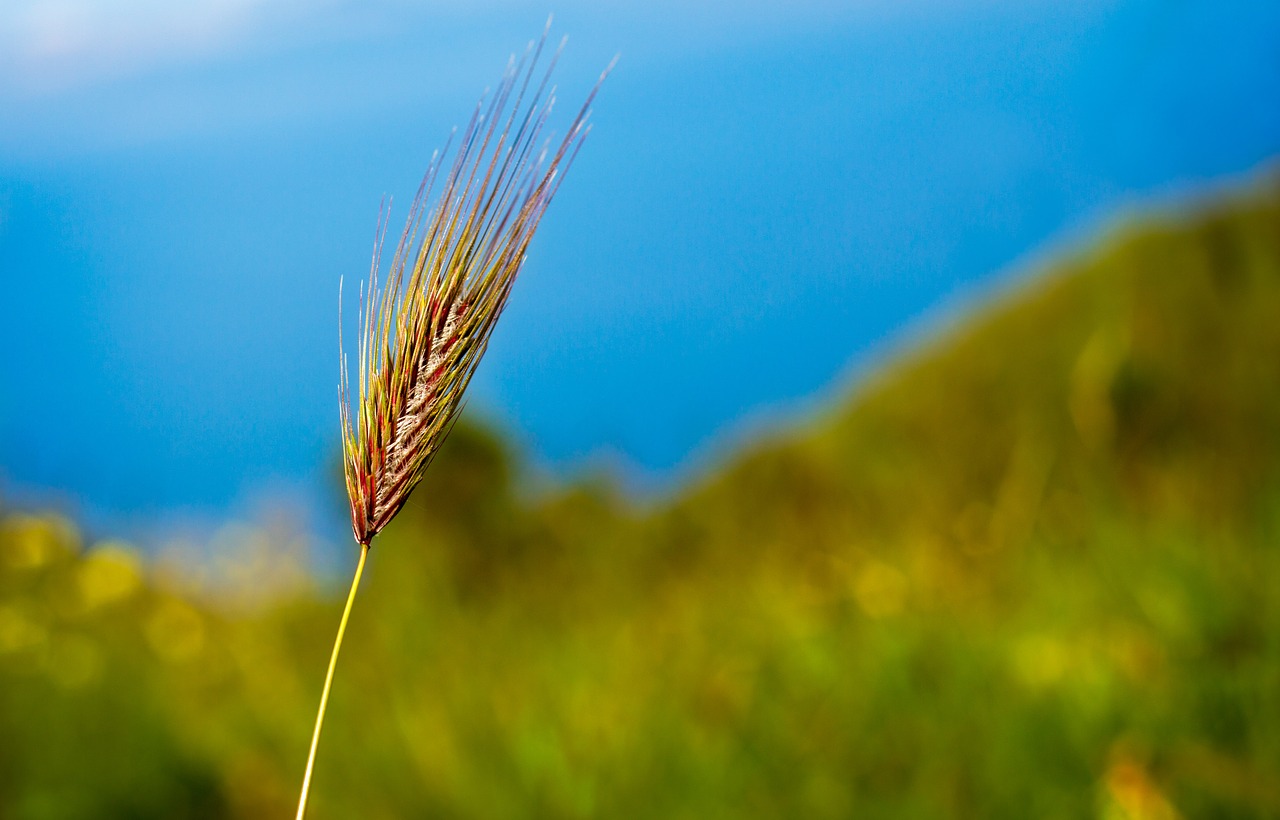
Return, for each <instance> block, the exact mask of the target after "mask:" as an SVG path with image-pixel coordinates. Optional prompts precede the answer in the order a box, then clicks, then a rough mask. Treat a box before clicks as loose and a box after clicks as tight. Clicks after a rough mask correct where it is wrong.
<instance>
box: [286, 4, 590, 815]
mask: <svg viewBox="0 0 1280 820" xmlns="http://www.w3.org/2000/svg"><path fill="white" fill-rule="evenodd" d="M547 25H548V27H550V21H549V20H548V21H547ZM545 41H546V33H545V32H544V33H543V39H542V40H540V41H536V42H533V43H530V44H529V49H528V50H527V51H526V52H525V56H524V58H523V59H521V60H519V61H516V59H515V58H514V56H513V57H512V59H511V62H510V63H509V64H508V67H507V71H506V73H505V74H504V75H503V78H502V81H501V82H500V83H499V84H498V86H497V88H496V89H494V91H493V93H492V94H491V95H490V94H486V97H482V98H481V101H480V103H479V104H478V105H477V106H476V109H475V111H474V113H473V114H472V116H471V121H470V122H469V123H468V125H467V127H466V128H465V129H463V131H462V135H461V140H460V142H459V144H458V147H457V150H456V153H455V154H454V155H453V162H452V165H451V166H450V167H449V168H448V169H447V170H446V169H445V168H444V162H443V157H442V156H441V155H437V156H436V157H435V158H433V160H432V163H431V166H430V169H429V170H428V171H427V175H426V177H425V178H424V179H423V181H422V185H421V186H420V187H419V189H418V195H417V196H416V197H415V198H414V201H413V205H412V206H411V207H410V209H409V218H408V221H407V222H406V224H405V229H404V233H403V234H402V236H401V238H400V242H399V244H398V245H397V247H396V250H395V254H394V256H393V258H392V261H391V270H390V271H389V272H388V273H387V275H386V276H385V277H384V278H382V280H381V284H380V283H379V262H380V259H381V256H382V242H383V239H384V238H385V236H386V223H385V221H380V223H379V228H378V232H377V235H376V236H377V238H376V240H375V243H374V253H373V263H372V268H371V270H370V274H369V281H368V283H367V285H366V286H365V287H364V288H362V293H361V310H360V314H361V316H360V344H359V354H358V355H359V367H358V371H359V372H358V380H357V382H356V384H357V385H358V392H357V393H356V395H354V396H353V395H352V390H351V384H350V383H349V382H348V379H347V364H346V356H345V355H342V357H341V360H340V369H339V379H338V394H339V403H340V406H341V421H342V453H343V468H344V473H345V475H346V484H347V496H348V500H349V501H350V507H351V530H352V533H353V534H354V535H355V540H356V542H357V543H358V544H360V562H359V563H358V564H357V565H356V575H355V578H354V579H353V580H352V582H351V592H350V594H348V595H347V606H346V609H344V610H343V612H342V621H341V622H340V623H339V624H338V636H337V639H336V640H335V641H334V643H333V654H332V656H331V657H330V658H329V671H328V673H327V674H326V675H325V679H324V691H323V693H322V694H321V696H320V711H319V713H318V714H317V715H316V726H315V731H314V732H313V733H312V736H311V753H310V755H309V756H308V758H307V771H306V775H305V776H304V778H303V781H302V794H301V795H300V796H299V798H298V817H297V820H303V816H304V815H305V813H306V810H307V795H308V792H309V791H310V788H311V772H312V769H313V767H314V766H315V760H316V749H317V747H318V746H319V744H320V730H321V729H322V728H323V726H324V714H325V708H326V707H327V706H328V703H329V687H330V686H331V685H332V683H333V671H334V668H335V667H336V666H337V665H338V652H339V651H340V650H341V649H342V636H343V634H344V633H345V632H346V629H347V619H348V618H349V617H350V616H351V605H352V604H353V603H354V602H355V598H356V589H357V588H358V587H359V586H360V575H361V573H363V571H364V564H365V559H366V558H368V556H369V545H370V544H371V543H372V542H373V538H374V536H376V535H377V534H378V533H379V532H381V530H382V528H383V527H385V526H386V525H387V524H389V523H390V522H391V519H393V518H394V517H395V516H396V514H397V513H399V511H400V509H401V508H402V507H403V506H404V504H405V502H406V501H407V500H408V499H409V494H410V493H411V492H413V489H414V487H415V486H417V484H418V482H419V481H420V480H421V479H422V475H423V473H424V472H425V470H426V468H427V465H428V464H430V463H431V459H432V458H433V457H434V456H435V454H436V452H437V451H438V450H439V448H440V444H441V442H443V441H444V439H445V436H447V435H448V434H449V430H450V428H451V427H452V426H453V423H454V421H455V420H456V419H457V417H458V411H459V409H460V408H461V406H462V396H463V392H464V391H465V390H466V387H467V384H468V383H469V382H470V381H471V376H472V374H473V373H474V372H475V369H476V366H477V365H478V364H479V362H480V357H481V356H483V355H484V352H485V349H486V348H487V347H488V344H489V337H490V335H491V334H492V332H493V328H494V324H495V323H496V322H497V321H498V317H499V315H501V313H502V310H503V308H504V307H506V304H507V297H508V296H509V295H510V294H511V286H512V284H513V283H514V282H515V278H516V274H518V273H519V272H520V269H521V267H522V266H523V265H524V260H525V255H526V253H527V251H528V249H529V242H530V240H531V239H532V238H533V233H534V230H535V229H536V228H537V227H538V223H539V222H540V221H541V219H542V216H543V214H545V213H546V210H547V206H548V205H549V204H550V203H551V199H552V197H553V196H555V193H556V191H557V190H559V188H560V184H561V182H563V181H564V176H565V172H566V171H567V170H568V168H569V166H570V165H571V164H572V163H573V159H574V157H575V156H576V155H577V153H578V148H579V147H581V145H582V141H583V140H584V139H585V138H586V135H587V131H588V130H589V128H588V125H587V118H588V115H589V113H590V109H591V103H592V101H593V100H594V99H595V96H596V91H597V90H599V88H600V83H599V82H597V83H596V87H595V88H594V89H592V91H591V92H590V93H589V94H588V95H587V99H586V102H585V103H584V104H583V105H582V107H581V108H580V109H579V110H578V113H577V116H575V117H574V119H573V121H572V123H571V124H570V126H569V129H568V132H567V133H566V134H565V135H564V137H563V138H562V139H561V140H560V141H559V144H558V145H556V144H554V143H553V142H552V141H551V140H549V139H548V140H546V141H545V142H544V139H543V136H542V129H543V126H544V125H545V124H546V122H547V119H548V117H549V116H550V114H551V108H552V105H553V104H554V102H555V88H554V87H553V86H551V85H550V79H551V70H552V69H553V68H554V67H555V64H556V58H557V57H558V56H559V51H557V52H556V56H555V57H552V59H551V65H550V66H549V67H548V68H547V69H546V71H545V73H543V75H542V77H541V80H539V79H538V78H537V76H536V73H535V67H536V66H537V64H538V61H539V58H540V57H541V55H542V51H543V45H544V44H545ZM561 46H563V42H562V43H561ZM609 68H612V64H610V67H609ZM608 72H609V69H608V68H606V69H605V72H604V74H601V76H600V81H601V82H602V81H603V80H604V77H605V75H606V74H608ZM445 153H446V154H447V153H448V151H447V149H446V152H445ZM441 173H443V178H440V175H441ZM437 183H438V184H439V188H438V189H437V188H433V186H434V185H436V184H437ZM433 192H434V193H435V198H434V199H433V198H432V194H433ZM338 311H339V314H341V312H342V293H341V285H339V293H338ZM338 347H339V349H340V350H341V349H344V346H343V342H342V324H341V320H339V324H338Z"/></svg>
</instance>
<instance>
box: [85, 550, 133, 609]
mask: <svg viewBox="0 0 1280 820" xmlns="http://www.w3.org/2000/svg"><path fill="white" fill-rule="evenodd" d="M76 580H77V582H78V587H79V590H80V601H81V603H83V604H84V608H85V609H86V610H93V609H97V608H98V607H101V606H106V605H108V604H114V603H118V602H120V601H123V600H125V599H127V598H129V597H130V596H132V595H133V594H134V593H135V592H136V591H137V590H138V588H139V587H140V586H142V563H141V561H139V559H138V555H137V553H135V552H134V551H133V549H132V548H130V547H129V546H127V545H125V544H123V543H120V542H114V541H113V542H107V543H103V544H100V545H98V546H97V547H95V548H94V549H93V550H92V551H91V552H90V553H89V555H88V556H87V557H86V558H85V560H84V563H83V564H81V565H80V571H79V574H78V576H77V579H76Z"/></svg>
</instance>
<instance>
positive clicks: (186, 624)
mask: <svg viewBox="0 0 1280 820" xmlns="http://www.w3.org/2000/svg"><path fill="white" fill-rule="evenodd" d="M147 640H148V641H150V643H151V648H152V649H154V650H155V651H156V654H157V655H159V656H160V657H162V658H164V659H165V660H167V661H170V662H171V663H182V662H183V661H189V660H191V659H192V658H195V657H196V656H197V655H199V654H200V653H201V651H203V650H204V640H205V629H204V619H203V618H201V617H200V613H199V612H196V610H195V609H194V608H193V607H191V606H190V605H188V604H186V603H184V602H182V601H179V600H177V599H171V600H168V601H165V602H164V603H162V604H160V606H159V607H157V608H156V611H155V612H154V613H152V615H151V618H150V620H148V621H147Z"/></svg>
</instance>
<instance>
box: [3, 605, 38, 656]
mask: <svg viewBox="0 0 1280 820" xmlns="http://www.w3.org/2000/svg"><path fill="white" fill-rule="evenodd" d="M46 634H47V630H46V629H45V628H44V626H43V625H41V624H40V623H39V622H37V621H36V620H35V619H34V618H33V617H31V615H30V613H28V612H27V611H26V610H25V609H22V608H19V607H17V606H0V654H3V653H6V652H20V651H22V650H24V649H31V648H32V647H36V646H39V645H40V644H42V643H44V640H45V636H46Z"/></svg>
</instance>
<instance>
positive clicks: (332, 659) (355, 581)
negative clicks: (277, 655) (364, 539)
mask: <svg viewBox="0 0 1280 820" xmlns="http://www.w3.org/2000/svg"><path fill="white" fill-rule="evenodd" d="M368 557H369V545H368V544H361V545H360V562H359V563H358V564H356V577H355V578H352V579H351V592H350V593H348V594H347V607H346V609H344V610H342V620H341V621H340V622H339V623H338V637H337V638H336V639H334V642H333V654H332V655H330V656H329V672H328V674H326V675H325V676H324V691H323V692H321V694H320V712H319V713H318V714H317V715H316V728H315V731H314V732H313V733H312V735H311V754H309V755H307V773H306V775H305V776H303V778H302V795H301V796H300V797H299V798H298V817H297V820H302V818H303V816H304V815H305V814H306V813H307V793H308V792H309V791H310V790H311V769H312V767H314V766H315V764H316V747H317V746H319V745H320V729H321V727H323V726H324V710H325V707H326V706H328V705H329V686H330V685H331V684H332V683H333V670H334V668H335V667H336V666H337V665H338V652H339V650H341V649H342V636H343V634H344V633H346V631H347V619H348V618H350V617H351V605H352V604H353V603H355V600H356V588H357V587H359V586H360V576H361V575H362V574H363V573H364V560H365V559H366V558H368Z"/></svg>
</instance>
